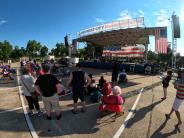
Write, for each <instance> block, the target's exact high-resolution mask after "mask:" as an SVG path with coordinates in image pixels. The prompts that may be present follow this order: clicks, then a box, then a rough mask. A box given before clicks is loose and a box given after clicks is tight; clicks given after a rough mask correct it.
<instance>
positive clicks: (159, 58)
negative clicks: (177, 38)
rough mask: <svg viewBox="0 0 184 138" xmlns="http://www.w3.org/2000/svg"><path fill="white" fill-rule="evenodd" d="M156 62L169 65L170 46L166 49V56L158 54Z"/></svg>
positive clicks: (170, 59)
mask: <svg viewBox="0 0 184 138" xmlns="http://www.w3.org/2000/svg"><path fill="white" fill-rule="evenodd" d="M158 61H161V62H163V63H167V64H170V65H171V61H172V50H171V47H170V45H168V47H167V54H158Z"/></svg>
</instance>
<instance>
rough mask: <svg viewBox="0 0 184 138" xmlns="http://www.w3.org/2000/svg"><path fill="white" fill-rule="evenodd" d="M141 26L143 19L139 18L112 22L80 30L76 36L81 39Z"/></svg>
mask: <svg viewBox="0 0 184 138" xmlns="http://www.w3.org/2000/svg"><path fill="white" fill-rule="evenodd" d="M143 25H144V18H143V17H139V18H135V19H127V20H120V21H113V22H110V23H106V24H103V25H99V26H95V27H92V28H89V29H85V30H82V31H80V32H78V33H77V35H78V37H82V36H86V35H90V34H94V33H99V32H105V31H111V30H119V29H125V28H135V27H142V26H143Z"/></svg>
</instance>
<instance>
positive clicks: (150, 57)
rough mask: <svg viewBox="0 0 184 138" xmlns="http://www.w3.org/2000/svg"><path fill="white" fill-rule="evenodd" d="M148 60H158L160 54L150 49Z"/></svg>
mask: <svg viewBox="0 0 184 138" xmlns="http://www.w3.org/2000/svg"><path fill="white" fill-rule="evenodd" d="M148 60H151V61H153V60H154V61H157V60H158V55H157V54H156V53H155V52H153V51H148Z"/></svg>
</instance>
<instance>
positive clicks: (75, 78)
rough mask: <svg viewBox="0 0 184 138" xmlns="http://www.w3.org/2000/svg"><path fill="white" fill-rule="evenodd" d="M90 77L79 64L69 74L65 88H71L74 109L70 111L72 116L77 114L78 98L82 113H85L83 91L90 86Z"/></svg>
mask: <svg viewBox="0 0 184 138" xmlns="http://www.w3.org/2000/svg"><path fill="white" fill-rule="evenodd" d="M90 83H91V79H90V77H89V76H88V75H87V74H86V73H85V72H84V71H82V69H81V66H80V65H79V64H77V65H76V71H74V72H72V73H71V74H70V77H69V80H68V82H67V86H68V87H69V86H71V87H72V93H73V102H74V107H73V109H72V113H73V114H77V101H78V99H79V98H80V100H81V103H82V107H83V108H82V109H81V111H82V112H85V111H86V109H85V89H86V88H87V87H88V86H89V85H90Z"/></svg>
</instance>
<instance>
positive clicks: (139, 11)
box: [138, 9, 144, 17]
mask: <svg viewBox="0 0 184 138" xmlns="http://www.w3.org/2000/svg"><path fill="white" fill-rule="evenodd" d="M138 15H139V17H144V12H143V11H142V10H140V9H139V10H138Z"/></svg>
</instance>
